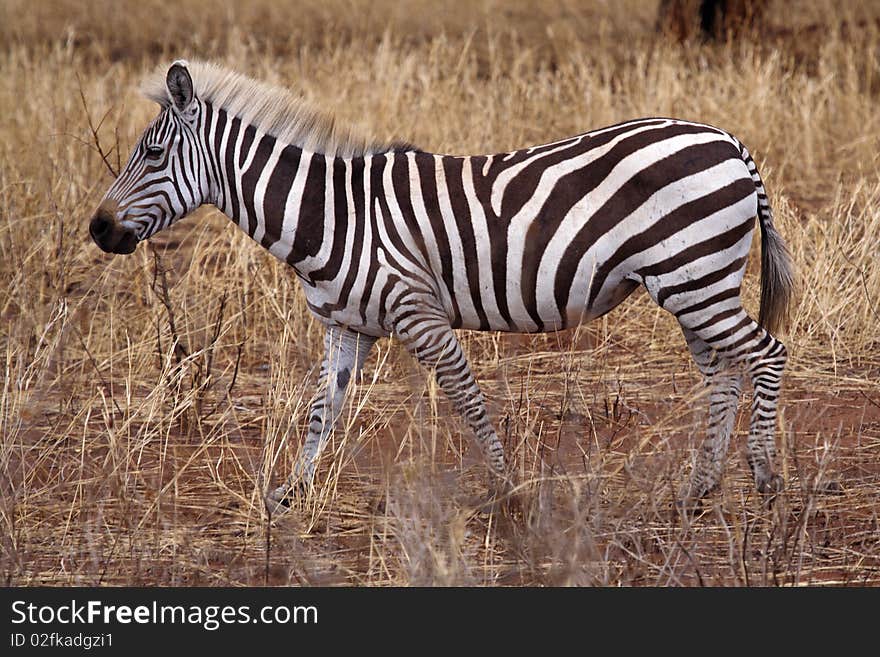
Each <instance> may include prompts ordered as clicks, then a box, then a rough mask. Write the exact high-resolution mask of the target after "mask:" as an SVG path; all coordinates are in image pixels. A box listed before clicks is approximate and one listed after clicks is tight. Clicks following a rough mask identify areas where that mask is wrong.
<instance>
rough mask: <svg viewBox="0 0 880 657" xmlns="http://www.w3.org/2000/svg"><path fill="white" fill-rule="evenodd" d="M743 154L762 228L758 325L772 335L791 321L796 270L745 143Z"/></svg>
mask: <svg viewBox="0 0 880 657" xmlns="http://www.w3.org/2000/svg"><path fill="white" fill-rule="evenodd" d="M740 152H741V154H742V158H743V161H744V162H745V163H746V166H747V167H748V169H749V173H750V174H751V176H752V180H753V181H754V182H755V191H756V192H757V194H758V223H759V224H760V226H761V310H760V314H759V316H758V323H759V324H760V325H761V326H763V327H764V328H765V329H766V330H767V331H768V332H769V333H771V334H772V333H774V331H776V329H777V328H779V327H780V326H782V325H783V324H784V323H785V321H786V320H787V318H788V306H789V303H790V302H791V297H792V291H793V289H794V267H793V265H792V262H791V254H790V253H789V251H788V247H787V246H786V245H785V240H783V239H782V235H780V234H779V233H778V232H777V230H776V227H775V226H774V225H773V212H772V210H771V209H770V201H769V200H768V198H767V191H766V190H765V189H764V181H763V180H761V175H760V174H759V173H758V167H757V166H756V165H755V161H754V160H753V159H752V156H751V155H750V154H749V151H748V149H746V147H745V146H743V145H742V144H740Z"/></svg>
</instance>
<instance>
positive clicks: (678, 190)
mask: <svg viewBox="0 0 880 657" xmlns="http://www.w3.org/2000/svg"><path fill="white" fill-rule="evenodd" d="M142 92H143V93H144V95H145V96H146V97H147V98H148V99H152V100H153V101H155V102H157V103H158V104H159V106H160V112H159V114H158V116H157V117H156V118H155V119H154V120H153V121H152V123H150V124H149V126H148V127H147V128H146V130H145V131H144V132H143V134H142V135H141V137H140V138H139V139H138V141H137V143H136V145H135V147H134V149H133V152H132V154H131V156H130V158H129V160H128V162H127V164H126V166H125V168H124V169H123V170H122V171H121V172H120V174H119V176H118V177H117V179H116V180H115V182H113V184H112V185H111V187H110V188H109V190H108V191H107V193H106V195H105V196H104V198H103V200H102V201H101V203H100V205H99V206H98V208H97V210H96V211H95V213H94V215H93V216H92V218H91V220H90V223H89V232H90V234H91V237H92V239H93V240H94V242H95V243H96V244H97V245H98V246H99V247H100V248H101V249H102V250H104V251H105V252H109V253H117V254H128V253H132V252H133V251H134V250H135V248H136V246H137V244H138V243H139V242H141V241H144V240H146V239H147V238H149V237H150V236H151V235H154V234H155V233H156V232H158V231H160V230H162V229H164V228H167V227H168V226H170V225H171V224H172V223H174V222H175V221H177V220H179V219H181V218H182V217H184V216H186V215H187V214H189V213H190V212H192V211H193V210H195V209H196V208H198V207H199V206H201V205H204V204H213V205H214V206H216V207H217V208H219V209H220V210H221V211H222V212H223V213H224V214H226V215H227V216H228V217H229V218H230V219H231V220H232V221H233V223H235V224H237V225H238V226H239V227H240V228H241V229H242V230H244V231H245V232H246V233H247V234H248V235H249V236H250V237H251V238H253V240H254V241H256V242H257V243H259V244H260V245H262V246H263V247H264V248H265V249H267V250H268V251H269V252H270V253H271V254H272V255H273V256H275V257H276V258H277V259H279V260H281V261H282V262H285V263H287V264H288V265H290V266H291V267H292V268H293V271H294V273H295V275H296V276H297V277H298V278H299V280H300V282H301V284H302V288H303V290H304V293H305V298H306V302H307V304H308V308H309V310H310V311H311V313H312V314H313V315H314V316H315V317H316V318H317V319H318V320H319V321H320V322H321V323H323V324H324V325H325V327H326V331H325V337H324V355H323V359H322V361H321V367H320V372H319V375H318V389H317V392H316V393H315V396H314V398H313V401H312V404H311V407H310V413H309V424H308V433H307V435H306V438H305V441H304V444H303V446H302V448H301V449H300V452H299V454H298V456H297V459H296V462H295V466H294V470H293V473H292V475H291V476H290V477H289V478H288V480H287V482H286V483H285V484H284V485H282V486H280V487H278V488H277V489H275V490H274V491H272V492H270V493H269V494H268V495H267V500H268V501H271V502H274V503H276V504H279V505H288V506H289V504H290V501H291V499H292V498H296V497H297V496H299V495H301V494H305V493H306V492H307V491H308V489H309V487H310V486H312V485H313V482H314V477H315V468H316V463H317V461H318V457H319V455H320V454H321V451H322V449H323V448H324V446H325V445H326V444H327V442H328V439H329V437H330V435H331V431H332V429H333V426H334V424H335V422H336V419H337V417H338V415H339V414H340V411H341V408H342V405H343V401H344V399H345V392H346V390H347V388H348V384H349V382H350V381H351V380H352V379H353V378H355V377H357V376H359V375H360V374H361V372H362V368H363V366H364V362H365V360H366V359H367V356H368V355H369V353H370V350H371V348H372V346H373V344H374V343H375V342H376V340H377V339H379V338H381V337H388V336H393V337H394V338H396V339H397V340H399V341H400V342H401V343H402V344H403V346H404V347H405V348H406V350H407V351H408V352H409V353H411V354H412V355H413V356H414V357H415V358H416V359H417V360H418V361H419V363H421V365H423V366H424V367H425V368H427V369H428V370H429V371H430V372H432V373H433V376H434V377H435V379H436V381H437V383H438V384H439V387H440V388H441V389H442V390H443V392H444V393H445V395H446V396H447V397H448V399H449V400H450V401H451V404H452V406H453V408H454V411H455V412H456V413H457V414H458V415H459V416H461V417H462V418H463V419H464V420H465V421H466V423H467V425H468V426H469V428H470V430H471V432H472V433H473V436H474V437H475V439H476V444H477V445H478V446H479V449H480V453H481V454H482V456H483V458H484V459H485V461H486V463H487V465H488V468H489V471H490V473H491V475H492V481H493V482H494V483H495V484H497V485H498V486H500V488H501V489H504V490H510V488H511V478H510V476H508V471H507V465H508V464H507V462H506V460H505V455H504V450H503V448H502V444H501V442H500V440H499V438H498V435H497V433H496V431H495V429H494V427H493V424H492V422H491V420H490V418H489V414H488V412H487V410H486V404H485V400H484V397H483V394H482V392H481V390H480V388H479V386H478V384H477V382H476V380H475V378H474V376H473V374H472V372H471V370H470V367H469V365H468V361H467V359H466V357H465V354H464V352H463V350H462V348H461V345H460V343H459V341H458V339H457V336H456V333H455V330H456V329H471V330H481V331H509V332H520V333H534V332H550V331H560V330H563V329H566V328H570V327H573V326H575V325H577V324H580V323H582V322H587V321H590V320H593V319H596V318H598V317H601V316H602V315H604V314H605V313H607V312H609V311H610V310H612V309H613V308H614V307H615V306H617V305H618V304H620V303H621V302H622V301H623V300H624V299H625V298H627V297H628V296H629V295H630V294H631V293H632V292H633V291H634V290H635V289H636V288H638V287H639V286H643V287H644V288H646V289H647V292H648V294H649V295H650V297H651V298H652V299H653V300H654V301H655V302H656V303H657V304H658V305H659V306H660V307H661V308H663V309H665V310H667V311H668V312H670V313H671V314H672V315H674V316H675V318H676V319H677V320H678V323H679V325H680V327H681V330H682V333H683V334H684V338H685V341H686V343H687V346H688V348H689V350H690V353H691V355H692V357H693V360H694V362H695V363H696V365H697V367H698V369H699V370H700V371H701V373H702V375H703V377H704V380H705V383H706V384H707V386H708V388H709V419H708V430H707V434H706V437H705V439H704V441H703V443H702V446H701V448H699V449H698V450H697V452H696V455H695V459H694V463H693V470H692V473H691V476H690V479H689V481H688V482H686V483H685V484H683V485H682V487H681V490H680V493H679V495H680V500H679V502H680V503H695V502H698V501H699V500H700V499H701V498H702V497H704V496H705V495H707V494H708V493H709V492H710V491H712V490H713V489H714V488H715V487H717V485H718V484H719V481H720V478H721V475H722V470H723V465H724V460H725V458H726V453H727V450H728V445H729V441H730V437H731V433H732V430H733V425H734V422H735V416H736V412H737V408H738V403H739V400H740V395H741V392H742V389H743V384H744V381H745V378H746V377H748V378H749V379H750V382H751V384H752V386H753V388H754V396H753V401H752V411H751V420H750V429H749V435H748V439H747V460H748V463H749V465H750V466H751V470H752V473H753V478H754V483H755V485H756V487H757V489H758V490H759V491H761V492H763V493H774V492H776V491H778V490H780V489H781V487H782V485H783V482H782V479H781V477H780V476H779V475H777V474H776V472H775V469H774V461H775V455H776V447H775V439H774V434H775V426H776V415H777V406H778V399H779V394H780V389H781V379H782V374H783V369H784V366H785V363H786V359H787V352H786V348H785V346H784V345H783V344H782V343H781V342H780V341H779V340H777V339H776V338H775V337H774V336H773V332H774V331H775V329H776V327H777V326H779V325H780V323H781V322H782V321H783V320H784V319H785V316H786V314H787V307H788V305H789V302H790V299H791V296H792V291H793V268H792V262H791V256H790V254H789V252H788V249H787V247H786V245H785V243H784V241H783V238H782V237H781V236H780V234H779V233H778V232H777V230H776V229H775V227H774V224H773V215H772V212H771V208H770V204H769V201H768V198H767V193H766V191H765V188H764V184H763V182H762V180H761V176H760V175H759V173H758V169H757V167H756V165H755V162H754V160H753V159H752V156H751V155H750V154H749V151H748V150H747V149H746V147H745V146H744V145H743V144H742V143H741V142H740V141H739V140H738V139H736V138H735V137H733V136H732V135H731V134H729V133H728V132H726V131H724V130H721V129H719V128H716V127H713V126H710V125H706V124H702V123H694V122H690V121H685V120H681V119H672V118H655V117H651V118H639V119H634V120H629V121H626V122H623V123H619V124H616V125H612V126H609V127H604V128H601V129H597V130H593V131H591V132H587V133H584V134H581V135H577V136H573V137H569V138H565V139H562V140H559V141H555V142H552V143H547V144H542V145H539V146H533V147H531V148H526V149H523V150H516V151H511V152H507V153H499V154H494V155H476V156H452V155H437V154H432V153H428V152H425V151H423V150H421V149H418V148H416V147H414V146H412V145H409V144H406V143H400V142H392V143H382V142H375V141H370V140H368V139H365V138H363V137H361V136H359V135H358V134H356V133H355V132H354V131H353V130H351V129H350V128H347V127H345V126H341V125H340V124H339V123H338V122H336V121H335V120H334V119H333V118H332V117H331V116H330V115H328V114H323V113H321V112H319V111H317V110H315V109H313V108H311V107H310V106H309V105H307V104H306V103H305V102H304V101H303V100H302V99H301V98H299V97H297V96H295V95H294V94H293V93H292V92H290V91H289V90H287V89H284V88H281V87H277V86H272V85H269V84H266V83H263V82H259V81H256V80H254V79H252V78H249V77H246V76H244V75H242V74H239V73H237V72H235V71H232V70H229V69H227V68H225V67H222V66H219V65H217V64H214V63H210V62H197V61H193V62H192V63H188V62H187V61H185V60H177V61H175V62H174V63H172V64H171V65H170V67H168V68H167V69H165V68H164V67H163V68H160V69H157V70H156V71H155V72H154V73H153V74H151V75H149V76H148V77H147V78H146V79H145V81H144V83H143V84H142ZM756 219H757V223H758V225H759V227H760V233H761V298H760V315H759V319H758V321H755V320H753V319H752V318H751V317H750V316H749V315H748V314H747V313H746V311H745V310H744V309H743V307H742V304H741V301H740V286H741V283H742V280H743V277H744V273H745V268H746V263H747V259H748V255H749V249H750V245H751V242H752V235H753V232H754V227H755V223H756Z"/></svg>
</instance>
